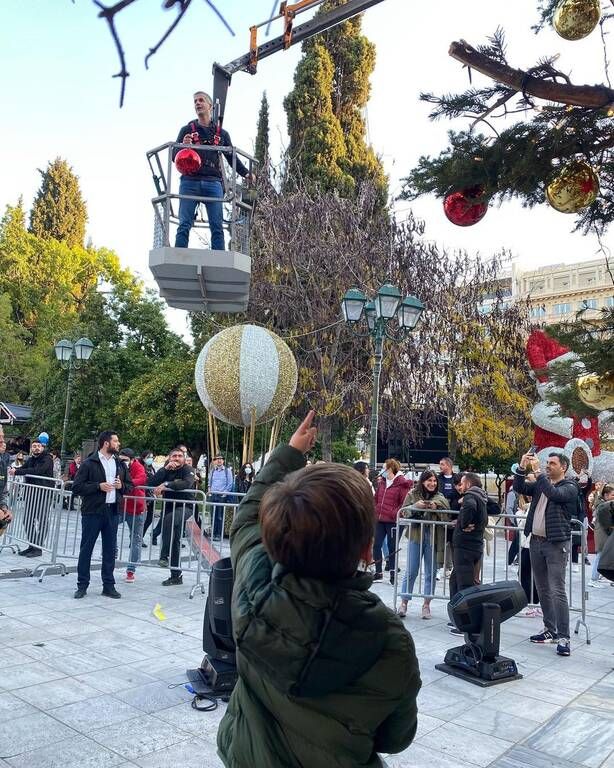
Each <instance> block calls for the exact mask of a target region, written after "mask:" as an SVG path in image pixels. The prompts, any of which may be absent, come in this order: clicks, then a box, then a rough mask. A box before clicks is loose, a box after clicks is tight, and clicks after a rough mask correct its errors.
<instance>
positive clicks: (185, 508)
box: [150, 446, 196, 587]
mask: <svg viewBox="0 0 614 768" xmlns="http://www.w3.org/2000/svg"><path fill="white" fill-rule="evenodd" d="M185 458H186V456H185V453H184V451H183V450H182V449H181V446H177V448H173V450H172V451H171V452H170V454H169V456H168V461H167V462H166V464H165V465H164V466H163V467H162V469H159V470H158V471H157V472H156V474H155V475H154V476H153V477H152V478H151V481H150V482H151V484H152V485H153V486H154V489H153V495H154V496H155V497H156V498H157V499H159V498H162V499H164V509H163V512H162V518H163V520H162V546H161V547H160V567H161V568H166V567H167V566H168V565H169V553H170V571H171V575H170V578H168V579H165V580H164V581H163V582H162V586H163V587H174V586H177V585H179V584H183V576H182V575H181V537H182V536H183V528H184V526H185V523H186V521H187V519H188V518H189V517H191V516H192V515H193V514H194V509H195V506H194V493H193V492H190V491H192V489H193V488H194V481H195V478H196V474H195V472H194V467H189V466H188V465H187V464H186V463H185Z"/></svg>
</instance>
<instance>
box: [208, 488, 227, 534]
mask: <svg viewBox="0 0 614 768" xmlns="http://www.w3.org/2000/svg"><path fill="white" fill-rule="evenodd" d="M229 501H230V496H229V494H227V493H224V494H222V493H212V494H211V503H212V504H227V503H228V502H229ZM225 509H226V507H213V514H212V528H213V530H212V537H213V538H214V539H221V538H222V536H223V534H224V510H225Z"/></svg>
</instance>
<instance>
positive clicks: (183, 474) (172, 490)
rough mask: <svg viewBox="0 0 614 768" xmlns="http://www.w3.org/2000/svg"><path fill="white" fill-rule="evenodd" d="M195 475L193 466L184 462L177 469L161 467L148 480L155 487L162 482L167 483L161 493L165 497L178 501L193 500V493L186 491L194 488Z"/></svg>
mask: <svg viewBox="0 0 614 768" xmlns="http://www.w3.org/2000/svg"><path fill="white" fill-rule="evenodd" d="M195 480H196V475H195V473H194V467H188V465H187V464H184V465H183V467H179V468H178V469H167V468H166V467H161V468H160V469H159V470H158V471H157V472H156V474H155V475H154V476H153V477H152V478H151V480H150V481H149V482H150V484H151V485H152V486H153V487H154V488H156V487H157V486H158V485H162V483H167V484H168V485H167V486H166V490H165V491H164V493H163V494H162V495H163V497H164V498H165V499H177V500H179V501H193V499H194V494H193V493H186V491H189V490H193V489H194V482H195Z"/></svg>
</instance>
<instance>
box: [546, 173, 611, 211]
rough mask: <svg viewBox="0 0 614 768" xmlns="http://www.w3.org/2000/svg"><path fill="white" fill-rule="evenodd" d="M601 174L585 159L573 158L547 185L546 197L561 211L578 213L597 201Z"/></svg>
mask: <svg viewBox="0 0 614 768" xmlns="http://www.w3.org/2000/svg"><path fill="white" fill-rule="evenodd" d="M598 194H599V176H597V173H596V172H595V171H594V169H593V168H592V166H590V165H589V164H588V163H585V162H584V161H583V160H572V161H571V162H570V163H567V165H565V166H563V168H560V169H558V170H557V171H556V172H555V174H554V175H553V177H552V178H551V179H550V181H549V182H548V186H547V187H546V199H547V200H548V202H549V203H550V205H551V206H552V207H553V208H556V210H557V211H560V212H561V213H578V211H581V210H582V209H583V208H587V207H588V206H589V205H591V204H592V203H594V202H595V200H596V199H597V195H598Z"/></svg>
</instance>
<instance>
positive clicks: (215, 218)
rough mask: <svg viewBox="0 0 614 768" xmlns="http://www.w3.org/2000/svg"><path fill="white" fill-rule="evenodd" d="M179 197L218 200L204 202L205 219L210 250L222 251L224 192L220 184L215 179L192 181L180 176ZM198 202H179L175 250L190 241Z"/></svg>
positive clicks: (183, 246)
mask: <svg viewBox="0 0 614 768" xmlns="http://www.w3.org/2000/svg"><path fill="white" fill-rule="evenodd" d="M179 194H180V195H195V196H198V197H216V198H219V202H218V200H210V201H209V202H205V208H206V209H207V217H208V219H209V229H210V230H211V248H212V249H213V250H214V251H223V250H224V218H223V216H224V211H223V206H222V199H223V197H224V190H223V189H222V182H221V181H218V180H217V179H212V180H211V181H206V180H205V179H194V178H190V177H189V176H182V177H181V181H180V182H179ZM197 205H198V200H185V199H181V200H180V201H179V227H178V228H177V235H176V236H175V248H187V247H188V242H189V240H190V230H191V229H192V225H193V224H194V214H195V213H196V206H197Z"/></svg>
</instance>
